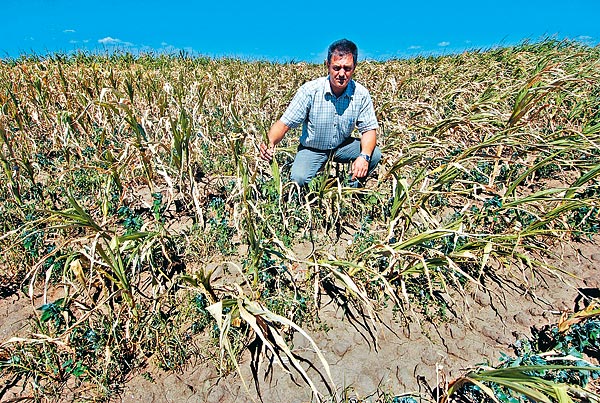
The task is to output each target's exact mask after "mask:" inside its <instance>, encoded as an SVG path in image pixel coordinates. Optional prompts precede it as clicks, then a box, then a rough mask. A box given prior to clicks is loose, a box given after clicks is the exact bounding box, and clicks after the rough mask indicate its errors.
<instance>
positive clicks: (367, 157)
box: [359, 153, 371, 162]
mask: <svg viewBox="0 0 600 403" xmlns="http://www.w3.org/2000/svg"><path fill="white" fill-rule="evenodd" d="M359 157H363V158H364V159H365V160H366V161H367V162H371V157H370V156H369V155H367V154H365V153H360V155H359Z"/></svg>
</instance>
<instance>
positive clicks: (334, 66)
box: [327, 53, 354, 96]
mask: <svg viewBox="0 0 600 403" xmlns="http://www.w3.org/2000/svg"><path fill="white" fill-rule="evenodd" d="M327 70H329V82H330V84H331V91H333V93H334V94H335V95H336V96H340V95H342V94H343V92H344V91H345V90H346V87H347V86H348V83H349V82H350V79H351V78H352V74H353V73H354V59H353V58H352V54H346V55H344V56H339V55H336V54H335V53H334V54H333V55H331V61H330V62H329V63H327Z"/></svg>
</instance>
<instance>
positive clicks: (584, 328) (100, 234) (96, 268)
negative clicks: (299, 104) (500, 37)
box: [0, 41, 600, 403]
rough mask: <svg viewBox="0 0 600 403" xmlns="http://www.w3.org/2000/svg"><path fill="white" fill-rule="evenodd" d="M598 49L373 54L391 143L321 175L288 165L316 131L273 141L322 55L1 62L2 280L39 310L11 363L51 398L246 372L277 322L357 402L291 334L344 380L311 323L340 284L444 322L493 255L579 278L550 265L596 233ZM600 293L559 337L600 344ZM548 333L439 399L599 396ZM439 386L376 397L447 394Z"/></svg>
mask: <svg viewBox="0 0 600 403" xmlns="http://www.w3.org/2000/svg"><path fill="white" fill-rule="evenodd" d="M599 60H600V49H599V48H597V47H596V48H591V47H587V46H584V45H581V44H577V43H570V42H555V41H546V42H542V43H537V44H528V43H525V44H522V45H519V46H516V47H508V48H498V49H491V50H486V51H483V50H482V51H473V52H468V53H463V54H460V55H449V56H441V57H417V58H412V59H407V60H390V61H386V62H372V61H362V62H359V65H358V67H357V72H356V75H355V79H356V80H357V81H358V82H360V83H362V84H363V85H365V86H366V87H367V88H368V89H369V90H370V91H371V95H372V97H373V101H374V104H375V110H376V114H377V117H378V120H379V123H380V131H379V146H380V147H381V149H382V152H383V159H382V162H381V164H380V166H379V168H378V170H377V172H376V174H375V175H374V176H373V177H372V178H370V179H369V180H368V182H367V184H366V187H365V188H362V189H353V188H350V187H347V186H346V185H347V178H348V170H349V166H345V165H336V164H330V165H328V166H327V167H326V169H325V171H324V172H323V173H322V174H321V175H320V176H319V177H317V178H316V179H315V180H313V181H312V182H311V184H310V187H309V188H308V189H299V188H298V187H297V186H295V185H294V184H293V183H290V182H289V181H288V177H289V170H290V166H291V162H292V160H293V157H294V154H295V151H296V146H297V142H298V137H299V131H298V130H294V131H292V132H290V133H289V134H288V135H287V136H286V138H285V140H284V141H283V142H282V143H281V144H280V145H279V146H278V147H277V150H276V158H275V160H274V162H273V163H272V164H268V163H266V162H264V161H262V160H260V159H259V158H258V146H259V144H260V143H261V142H262V141H263V140H264V139H265V136H266V133H267V131H268V129H269V127H270V126H271V124H272V123H273V122H274V121H276V120H277V119H278V118H279V117H280V116H281V114H282V113H283V111H284V110H285V108H286V106H287V104H288V103H289V101H290V100H291V98H292V97H293V95H294V94H295V91H296V90H297V89H298V87H299V86H300V85H301V84H303V83H304V82H306V81H308V80H311V79H313V78H316V77H319V76H322V75H325V74H326V73H327V71H326V68H325V67H324V66H323V65H316V64H315V65H313V64H306V63H283V64H282V63H268V62H246V61H241V60H233V59H209V58H201V57H194V58H192V57H188V56H186V55H183V54H182V55H173V56H161V55H141V56H132V55H130V54H116V55H112V56H97V55H90V54H83V53H80V54H74V55H68V56H67V55H52V56H47V57H35V56H29V57H21V58H19V59H16V60H1V61H0V107H1V109H0V162H1V167H2V170H1V171H0V200H1V202H0V226H1V231H0V249H1V250H2V253H1V254H0V297H2V298H7V297H9V296H11V295H15V294H18V295H20V296H21V297H22V298H29V299H31V308H30V311H31V312H30V314H31V318H30V320H29V321H28V327H27V328H26V329H24V330H23V332H21V333H20V334H19V335H13V336H14V337H13V336H11V338H8V339H6V340H0V343H2V344H1V345H0V346H1V347H0V371H1V375H2V379H3V380H6V382H5V384H7V385H8V384H9V382H8V380H11V382H13V385H14V384H19V385H22V388H23V390H24V392H23V394H24V395H26V396H28V398H29V399H30V400H31V401H60V400H61V396H64V394H65V393H66V392H65V391H66V390H69V393H70V394H71V395H73V396H75V397H76V398H75V400H76V401H110V400H111V399H116V397H117V396H118V392H119V388H120V385H122V384H123V383H125V382H126V381H127V379H128V377H129V376H130V375H131V374H132V373H134V372H135V371H138V370H139V369H140V368H142V367H144V366H145V365H146V364H148V363H150V362H151V363H153V365H156V366H157V367H158V368H161V369H163V370H166V371H178V370H181V369H182V368H185V367H186V366H188V365H190V363H192V362H199V361H200V362H202V363H203V364H202V365H213V366H215V367H217V368H218V369H219V371H220V373H221V374H222V375H223V376H226V375H234V376H235V374H236V373H238V372H240V367H241V366H244V365H247V363H246V362H245V361H243V360H242V359H241V357H242V356H243V355H244V354H245V351H246V349H247V346H248V344H249V343H250V342H252V341H253V340H255V339H257V340H259V341H260V342H261V345H262V354H267V353H268V354H270V355H272V356H275V357H278V359H281V360H284V361H285V362H287V363H289V364H288V366H289V369H290V370H291V371H293V372H295V373H297V374H298V376H299V379H301V380H302V381H303V382H305V384H306V388H311V389H312V391H313V392H314V393H313V394H314V399H315V401H317V400H323V401H343V400H344V399H345V398H344V397H343V396H342V395H339V394H338V395H336V394H335V393H333V394H332V393H328V392H327V390H323V388H321V387H320V384H317V382H316V381H315V380H314V379H313V378H312V376H311V374H309V373H307V372H306V367H305V366H303V365H302V364H301V363H300V362H299V361H298V360H297V357H296V355H295V354H294V352H293V348H292V346H291V344H290V343H289V341H290V338H291V337H292V335H293V334H294V333H295V334H296V335H298V334H299V335H300V337H303V338H305V339H306V340H307V342H308V345H309V346H310V347H311V348H313V349H314V350H315V351H316V352H317V354H316V355H315V357H317V358H316V360H315V362H314V363H313V364H314V366H315V367H318V368H320V369H321V370H322V374H323V375H324V378H325V382H326V383H329V384H330V385H331V390H336V387H337V386H339V385H333V383H334V381H333V379H332V376H331V374H330V363H328V362H327V360H326V359H325V357H324V355H323V354H322V351H321V350H320V349H319V346H318V345H317V343H316V342H315V341H314V334H315V333H316V332H320V331H326V329H325V330H324V329H322V327H320V326H319V323H318V321H317V320H316V318H317V317H318V315H317V313H318V312H319V309H320V304H319V301H320V298H319V295H320V294H321V293H322V292H323V290H324V289H327V290H328V293H329V294H330V295H331V293H333V294H337V295H339V296H340V300H344V301H350V303H351V304H352V305H353V306H354V307H355V309H357V310H358V311H360V312H362V314H363V315H364V317H365V318H366V322H367V323H369V324H370V326H373V327H377V326H378V325H379V315H380V312H382V311H383V310H385V309H394V310H396V311H397V312H399V315H408V314H409V313H410V314H411V315H421V316H422V317H427V318H428V320H431V321H434V322H435V321H436V320H443V318H441V317H440V316H441V315H442V314H441V313H440V312H442V311H443V309H442V308H443V303H444V302H443V300H440V299H439V298H436V297H435V296H434V295H435V294H436V293H438V292H440V291H442V292H446V291H448V290H452V291H453V295H459V296H460V295H461V294H462V293H467V292H469V290H473V289H477V288H478V287H483V284H484V283H485V282H486V279H487V278H489V276H492V275H493V276H494V277H495V279H496V280H497V281H501V282H502V281H505V280H504V279H505V278H507V277H510V282H511V284H515V285H516V286H517V287H521V288H522V289H523V290H524V293H525V292H526V290H527V289H528V281H527V278H529V277H531V276H540V275H555V274H556V275H558V274H559V275H563V276H568V273H563V272H560V273H557V272H558V271H560V270H559V269H557V267H555V266H554V265H552V264H549V263H548V261H549V260H548V259H550V258H556V256H554V252H555V251H556V250H557V249H558V248H557V246H558V245H561V244H564V243H589V242H594V241H596V242H597V239H598V238H597V237H595V235H596V234H597V233H598V231H599V230H600V207H599V206H600V204H599V201H598V198H599V196H600V185H599V184H600V179H599V175H600V65H599ZM500 269H502V270H500ZM500 272H502V274H501V275H500V274H498V273H500ZM504 276H506V277H504ZM506 281H509V280H506ZM599 313H600V310H599V308H598V306H597V305H596V304H595V301H591V302H590V303H589V304H588V306H587V308H586V310H585V311H582V312H579V313H571V316H568V317H565V321H564V322H562V323H561V325H562V327H560V328H559V327H557V329H558V330H557V332H556V335H555V338H554V340H555V341H556V343H555V344H554V345H553V346H551V347H550V348H549V350H555V351H562V352H563V353H564V355H568V354H571V355H573V354H575V352H576V351H577V350H578V352H579V353H580V354H581V353H583V352H589V351H590V349H591V351H595V352H596V354H597V352H598V349H599V347H600V321H599V320H598V314H599ZM570 331H572V332H573V334H576V335H577V337H575V336H569V334H571V333H569V332H570ZM575 339H576V340H579V341H578V343H579V344H576V343H575V342H574V341H573V340H575ZM582 340H583V341H582ZM584 341H585V342H584ZM586 343H587V344H586ZM536 348H537V347H536V346H534V347H532V349H533V350H530V351H529V352H528V354H529V355H528V356H527V357H529V358H531V357H532V356H535V357H538V358H539V359H524V358H523V357H521V359H518V358H515V359H514V361H509V362H507V363H506V365H505V366H503V367H499V368H478V369H475V370H473V371H471V372H469V373H465V375H464V376H463V377H461V378H459V379H456V380H454V381H453V382H451V383H450V384H449V385H447V387H446V388H444V391H443V393H442V396H440V398H439V399H438V400H443V401H450V400H452V399H454V398H456V399H463V400H457V401H465V402H482V401H489V402H493V401H501V402H519V401H526V400H525V399H526V398H530V399H533V400H534V401H542V402H554V401H558V402H570V401H599V400H598V397H597V396H595V395H593V393H592V392H591V391H586V390H585V389H584V388H585V387H586V385H587V383H588V381H589V380H590V379H591V378H593V377H594V376H595V375H596V374H597V371H594V370H593V369H594V367H592V366H590V365H591V364H589V362H588V361H585V360H584V358H582V357H579V358H581V359H580V360H579V361H560V360H556V359H555V360H553V361H550V360H549V361H544V359H543V358H542V357H543V355H539V354H538V353H543V352H544V351H541V350H539V349H538V350H535V349H536ZM562 348H564V349H563V350H561V349H562ZM586 349H587V350H586ZM536 354H537V355H536ZM473 364H476V363H473ZM553 365H554V366H553ZM532 366H533V367H532ZM570 367H573V368H575V369H569V368H570ZM276 370H277V369H276ZM569 371H571V372H569ZM573 371H574V372H575V373H577V374H579V375H578V376H571V375H572V373H573ZM549 374H550V375H552V374H554V375H552V376H559V375H560V376H562V378H560V381H556V382H563V383H556V382H555V378H552V376H549ZM556 374H558V375H556ZM553 379H554V381H553ZM244 382H246V383H251V382H252V380H248V379H246V380H245V381H244ZM248 389H250V390H249V393H250V392H251V390H252V388H250V387H249V388H248ZM6 390H7V389H6V388H4V389H3V390H2V394H4V393H5V391H6ZM250 394H251V393H250ZM77 399H79V400H77ZM411 399H412V400H411ZM418 399H421V400H417V397H414V398H413V397H409V396H405V397H401V398H400V397H394V396H385V397H381V398H380V400H379V401H387V402H396V403H398V402H405V403H409V402H417V401H435V400H434V399H435V398H434V397H431V399H430V400H423V399H425V398H423V397H422V396H421V397H418ZM511 399H514V400H511ZM536 399H537V400H536ZM544 399H545V400H544ZM569 399H572V400H569ZM585 399H588V400H585ZM0 400H2V395H0Z"/></svg>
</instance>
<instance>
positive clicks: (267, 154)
mask: <svg viewBox="0 0 600 403" xmlns="http://www.w3.org/2000/svg"><path fill="white" fill-rule="evenodd" d="M273 154H275V146H274V145H273V144H269V145H268V146H267V145H266V144H265V143H261V145H260V158H262V159H263V160H265V161H267V162H271V161H272V160H273Z"/></svg>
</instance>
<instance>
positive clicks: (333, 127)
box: [260, 39, 381, 187]
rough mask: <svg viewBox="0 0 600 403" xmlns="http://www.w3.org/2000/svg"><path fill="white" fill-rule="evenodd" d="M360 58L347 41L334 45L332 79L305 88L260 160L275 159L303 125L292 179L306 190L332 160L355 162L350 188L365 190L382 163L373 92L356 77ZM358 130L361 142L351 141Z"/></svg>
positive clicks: (272, 131) (331, 50) (273, 128)
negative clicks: (287, 138) (286, 140)
mask: <svg viewBox="0 0 600 403" xmlns="http://www.w3.org/2000/svg"><path fill="white" fill-rule="evenodd" d="M357 59H358V50H357V47H356V45H355V44H354V43H353V42H351V41H349V40H346V39H342V40H339V41H336V42H334V43H332V44H331V45H330V46H329V49H328V52H327V70H328V73H329V74H328V76H326V77H321V78H317V79H316V80H313V81H309V82H307V83H305V84H304V85H302V86H301V87H300V89H299V90H298V92H297V93H296V95H295V96H294V98H293V99H292V101H291V103H290V104H289V106H288V108H287V109H286V111H285V113H284V114H283V116H282V117H281V119H279V120H278V121H277V122H275V123H274V124H273V126H271V129H270V130H269V133H268V135H267V136H268V144H264V143H263V144H261V145H260V156H261V158H262V159H264V160H266V161H271V160H272V159H273V154H274V152H275V146H276V145H277V144H278V143H279V142H280V141H281V140H282V139H283V137H284V136H285V134H286V133H287V132H288V131H289V130H290V129H291V128H295V127H298V126H299V125H300V124H302V135H301V136H300V145H299V146H298V153H297V154H296V158H295V159H294V163H293V165H292V171H291V175H290V176H291V180H292V181H294V182H296V183H297V184H298V185H300V186H304V185H306V184H308V183H309V182H310V180H311V179H312V178H314V177H315V176H316V175H317V173H318V172H319V171H320V170H321V169H323V166H324V165H325V164H326V162H327V161H328V160H329V159H331V160H333V161H334V162H341V163H347V162H352V173H351V178H350V185H351V186H353V187H359V186H362V184H363V182H364V180H365V179H366V177H367V176H368V175H369V174H370V173H371V172H372V171H373V169H375V167H376V166H377V164H378V163H379V160H380V159H381V151H380V149H379V147H377V146H376V144H377V129H378V128H379V126H378V124H377V118H376V117H375V111H374V109H373V101H372V100H371V95H370V94H369V91H368V90H367V89H366V88H365V87H363V86H362V85H361V84H359V83H357V82H355V81H354V80H353V79H352V75H353V74H354V70H355V68H356V63H357ZM355 128H357V129H358V131H359V132H360V134H361V136H360V138H355V137H351V133H352V131H353V130H354V129H355Z"/></svg>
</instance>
